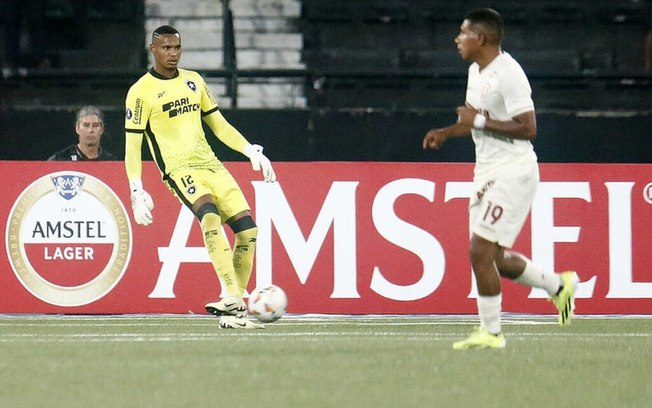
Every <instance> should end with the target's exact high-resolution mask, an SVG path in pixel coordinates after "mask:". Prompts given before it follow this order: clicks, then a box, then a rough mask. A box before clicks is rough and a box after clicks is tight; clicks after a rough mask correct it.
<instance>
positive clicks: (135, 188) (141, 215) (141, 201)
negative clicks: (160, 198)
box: [129, 179, 154, 226]
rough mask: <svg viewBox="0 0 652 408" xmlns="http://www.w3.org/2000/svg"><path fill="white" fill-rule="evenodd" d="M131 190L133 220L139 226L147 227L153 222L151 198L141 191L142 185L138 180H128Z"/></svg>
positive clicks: (152, 202)
mask: <svg viewBox="0 0 652 408" xmlns="http://www.w3.org/2000/svg"><path fill="white" fill-rule="evenodd" d="M129 189H130V190H131V209H132V210H133V212H134V220H136V222H137V223H138V224H140V225H145V226H147V225H149V224H151V223H152V222H154V219H153V218H152V209H153V208H154V201H152V196H151V195H149V193H148V192H147V191H145V190H143V183H142V181H141V180H140V179H134V180H129Z"/></svg>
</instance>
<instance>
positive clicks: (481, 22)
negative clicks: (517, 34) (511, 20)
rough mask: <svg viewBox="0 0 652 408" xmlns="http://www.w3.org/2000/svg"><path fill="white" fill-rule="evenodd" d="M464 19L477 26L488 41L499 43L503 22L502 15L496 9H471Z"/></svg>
mask: <svg viewBox="0 0 652 408" xmlns="http://www.w3.org/2000/svg"><path fill="white" fill-rule="evenodd" d="M464 19H465V20H468V21H469V22H470V23H471V25H472V26H479V28H480V30H479V31H480V32H482V33H483V34H484V35H485V36H486V37H487V41H488V42H490V43H493V44H500V43H501V41H502V39H503V35H504V33H505V24H504V22H503V17H502V16H501V15H500V13H498V12H497V11H496V10H494V9H490V8H481V9H475V10H471V11H469V12H468V13H467V15H466V16H465V17H464Z"/></svg>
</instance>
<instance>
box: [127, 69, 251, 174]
mask: <svg viewBox="0 0 652 408" xmlns="http://www.w3.org/2000/svg"><path fill="white" fill-rule="evenodd" d="M207 117H210V120H206V121H207V123H208V124H209V126H210V127H211V128H212V130H213V131H214V132H215V133H216V135H217V136H218V137H219V138H220V139H221V140H222V141H224V142H225V143H227V145H229V147H231V148H233V149H234V150H237V151H242V150H243V149H244V146H245V145H246V144H247V143H248V142H247V141H246V140H245V139H244V137H243V136H242V135H241V134H240V133H239V132H237V130H235V129H234V128H233V127H232V126H231V125H229V124H228V123H227V122H226V120H225V119H224V117H223V116H222V115H221V113H220V112H219V110H218V106H217V101H216V100H215V98H214V97H213V95H212V94H211V92H210V90H209V89H208V87H207V86H206V83H205V81H204V79H203V78H202V77H201V75H199V74H198V73H197V72H194V71H190V70H186V69H178V75H177V76H175V77H173V78H166V77H163V76H161V75H160V74H158V73H157V72H156V71H154V69H153V68H152V69H150V70H149V72H147V73H146V74H145V75H143V76H142V77H141V78H140V79H139V80H138V81H137V82H136V83H135V84H133V85H132V86H131V88H130V89H129V92H128V93H127V99H126V117H125V133H126V137H127V138H129V137H130V135H132V134H136V135H144V136H145V138H146V139H147V143H148V145H149V149H150V152H151V154H152V158H154V160H155V161H156V164H157V165H158V167H159V169H160V170H161V173H162V176H163V178H166V176H167V175H169V174H170V173H171V172H173V171H174V170H176V169H178V168H181V167H192V168H207V167H214V166H215V164H216V162H218V160H217V157H216V156H215V153H214V152H213V150H212V149H211V147H210V145H209V144H208V142H207V141H206V135H205V134H204V130H203V128H202V118H205V119H206V118H207ZM222 130H223V131H222ZM218 132H219V133H223V134H219V133H218ZM225 137H226V139H227V140H225ZM127 142H128V141H127Z"/></svg>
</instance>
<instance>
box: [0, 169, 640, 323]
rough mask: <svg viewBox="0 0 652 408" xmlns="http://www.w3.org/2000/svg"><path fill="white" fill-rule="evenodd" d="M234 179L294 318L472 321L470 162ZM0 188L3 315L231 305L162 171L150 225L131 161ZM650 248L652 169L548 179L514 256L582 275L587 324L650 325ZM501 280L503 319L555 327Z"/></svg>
mask: <svg viewBox="0 0 652 408" xmlns="http://www.w3.org/2000/svg"><path fill="white" fill-rule="evenodd" d="M227 167H228V168H229V169H230V170H231V172H232V173H233V174H234V176H235V177H236V179H237V180H238V181H239V182H240V185H241V187H242V189H243V191H244V192H245V195H246V196H247V198H248V200H249V203H250V205H251V207H252V212H253V214H254V218H255V220H256V223H257V224H258V228H259V236H258V248H257V253H256V266H255V270H254V274H253V276H252V280H251V282H250V285H249V289H250V290H251V289H253V288H254V287H255V286H261V285H264V284H267V283H270V282H273V283H275V284H277V285H279V286H281V287H282V288H283V289H285V291H286V292H287V295H288V298H289V306H288V311H289V312H290V313H345V314H386V313H396V314H431V313H476V306H475V294H476V290H475V286H474V283H473V279H472V273H471V267H470V263H469V261H468V214H467V206H468V197H469V195H470V194H471V179H472V171H473V165H472V164H468V163H370V162H365V163H357V162H311V163H307V162H302V163H275V170H276V172H277V175H278V178H279V182H277V183H274V184H270V183H265V182H263V181H262V180H260V177H259V174H256V173H254V172H253V171H252V170H251V166H250V165H249V163H246V162H238V163H227ZM0 175H1V176H2V180H5V186H4V191H3V192H4V194H3V199H2V200H0V208H1V210H2V211H0V214H1V215H2V216H1V221H0V222H1V223H2V236H3V240H4V247H5V250H4V251H2V252H1V253H0V290H1V291H2V296H1V297H0V313H92V314H98V313H110V314H113V313H204V309H203V305H204V304H205V303H207V302H210V301H214V300H217V299H218V298H219V297H220V291H221V286H220V283H219V280H218V278H217V276H216V275H215V272H214V271H213V268H212V267H211V265H210V262H209V258H208V254H207V253H206V250H205V249H204V247H203V244H202V239H201V233H200V229H199V224H198V223H197V221H196V220H195V219H194V217H193V215H192V214H191V213H190V212H189V211H188V210H187V209H185V208H184V207H182V205H181V204H180V203H179V202H178V201H177V200H176V199H175V198H174V197H172V195H171V194H170V193H169V192H168V191H167V189H166V188H165V186H164V185H163V184H162V182H161V181H160V177H159V174H158V170H157V169H156V168H155V167H154V165H153V163H152V162H148V163H146V164H145V166H144V169H143V183H144V186H145V189H146V190H147V191H148V192H149V193H150V194H151V195H152V197H153V198H154V203H155V208H154V210H153V216H154V224H152V225H150V226H148V227H143V226H140V225H137V224H136V223H135V222H134V221H133V218H132V215H131V209H130V208H129V207H130V204H129V191H128V185H127V181H126V177H125V172H124V164H123V163H122V162H102V163H77V162H67V163H63V162H59V163H56V162H7V161H4V162H0ZM227 234H229V235H230V231H228V228H227ZM650 248H652V165H641V164H637V165H628V164H622V165H621V164H542V165H541V183H540V186H539V189H538V191H537V196H536V198H535V202H534V205H533V207H532V211H531V214H530V217H529V218H528V221H527V223H526V225H525V227H524V229H523V231H522V233H521V236H520V237H519V239H518V240H517V242H516V244H515V247H514V249H515V250H517V251H519V252H521V253H523V254H525V255H527V256H529V257H531V258H532V259H533V261H534V262H535V263H537V264H540V265H542V266H544V267H547V268H550V269H555V270H557V271H562V270H568V269H572V270H575V271H577V272H578V274H579V276H580V278H581V284H580V286H579V289H578V292H577V301H576V304H577V313H578V314H621V313H622V314H649V313H652V300H651V299H652V264H651V262H650V260H649V254H650ZM503 282H504V283H503V291H504V296H503V310H505V311H508V312H517V313H555V309H554V307H553V306H552V305H551V304H550V303H549V302H547V300H546V296H545V293H543V292H542V291H540V290H530V289H529V288H526V287H523V286H519V285H518V284H515V283H513V282H508V281H503Z"/></svg>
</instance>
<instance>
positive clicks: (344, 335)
mask: <svg viewBox="0 0 652 408" xmlns="http://www.w3.org/2000/svg"><path fill="white" fill-rule="evenodd" d="M459 336H460V335H459V334H456V333H437V332H416V333H415V332H411V333H403V332H392V331H383V332H364V331H308V332H301V333H277V332H271V331H264V330H256V331H224V332H222V331H220V332H219V333H103V334H99V333H85V334H72V333H71V334H45V335H41V334H35V333H22V334H12V333H4V334H1V335H0V343H19V342H20V343H24V342H33V343H73V342H104V343H112V342H189V341H215V340H218V339H221V338H222V339H223V338H240V339H244V338H261V339H263V338H267V339H269V338H301V337H305V340H307V341H316V340H317V339H318V338H322V339H324V338H330V339H332V340H341V341H350V339H352V338H355V339H360V338H361V337H367V338H379V339H382V338H387V337H392V338H402V339H404V340H407V341H433V340H434V341H437V340H449V339H453V338H458V337H459ZM624 337H629V338H652V333H631V332H630V333H534V332H521V333H513V334H508V338H509V340H510V341H519V340H523V341H525V340H528V341H530V340H543V339H545V340H546V341H548V340H554V339H559V340H562V341H567V340H568V339H569V338H579V339H580V340H596V339H604V338H624Z"/></svg>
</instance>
